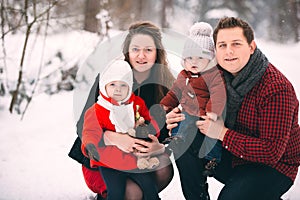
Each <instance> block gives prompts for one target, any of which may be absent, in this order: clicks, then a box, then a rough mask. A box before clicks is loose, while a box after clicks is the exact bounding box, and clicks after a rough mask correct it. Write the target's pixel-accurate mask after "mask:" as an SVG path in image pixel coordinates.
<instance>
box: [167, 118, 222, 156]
mask: <svg viewBox="0 0 300 200" xmlns="http://www.w3.org/2000/svg"><path fill="white" fill-rule="evenodd" d="M182 113H183V114H184V115H185V120H184V121H181V122H179V123H178V126H177V127H175V128H173V129H172V130H171V136H179V137H180V138H181V139H182V140H183V141H185V140H186V138H187V134H189V133H190V132H191V131H194V129H192V128H191V126H196V125H195V123H196V121H198V120H201V119H200V118H199V117H197V116H193V115H189V114H188V113H187V112H182ZM199 156H200V157H201V158H202V157H205V159H207V160H212V159H216V162H220V161H221V156H222V142H221V141H219V140H217V139H212V138H209V137H205V138H204V141H203V145H202V147H201V150H200V152H199Z"/></svg>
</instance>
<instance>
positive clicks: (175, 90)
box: [160, 67, 226, 116]
mask: <svg viewBox="0 0 300 200" xmlns="http://www.w3.org/2000/svg"><path fill="white" fill-rule="evenodd" d="M187 80H188V82H186V81H187ZM160 103H161V104H163V105H164V106H167V107H168V108H169V109H170V110H171V109H173V108H175V107H177V106H178V104H179V103H180V104H181V106H182V108H183V111H186V112H187V113H188V114H190V115H194V116H201V115H206V113H207V112H213V113H215V114H217V115H218V116H221V115H222V112H223V110H224V108H225V104H226V90H225V85H224V81H223V78H222V76H221V72H220V71H219V69H218V68H217V67H213V68H211V69H209V70H207V71H205V72H201V73H198V74H193V73H191V72H189V71H186V70H182V71H181V72H180V73H179V74H178V77H177V79H176V81H175V82H174V84H173V86H172V88H171V90H170V91H169V92H168V93H167V95H166V96H165V97H164V98H163V99H162V100H161V101H160Z"/></svg>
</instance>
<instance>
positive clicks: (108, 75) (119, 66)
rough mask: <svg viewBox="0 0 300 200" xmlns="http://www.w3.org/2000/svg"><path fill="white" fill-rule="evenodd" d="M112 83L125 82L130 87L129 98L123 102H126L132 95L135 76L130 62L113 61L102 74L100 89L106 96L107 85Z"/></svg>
mask: <svg viewBox="0 0 300 200" xmlns="http://www.w3.org/2000/svg"><path fill="white" fill-rule="evenodd" d="M112 81H124V82H125V83H127V84H128V86H129V91H128V96H127V97H126V98H125V99H124V100H123V101H122V102H126V101H127V100H128V99H129V98H130V96H131V94H132V85H133V74H132V69H131V67H130V65H129V64H128V62H126V61H124V60H116V61H113V62H112V63H111V64H110V65H108V66H107V67H106V68H105V69H104V70H103V72H102V73H100V80H99V88H100V92H101V93H102V94H103V95H104V96H106V97H108V96H107V93H106V90H105V85H106V84H108V83H109V82H112Z"/></svg>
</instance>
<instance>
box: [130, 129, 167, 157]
mask: <svg viewBox="0 0 300 200" xmlns="http://www.w3.org/2000/svg"><path fill="white" fill-rule="evenodd" d="M148 137H149V138H150V139H151V140H152V141H151V142H148V141H145V140H140V139H135V145H134V148H135V149H136V150H137V152H135V153H134V154H135V155H136V156H154V155H158V154H162V153H163V152H164V151H165V145H163V144H161V143H159V141H158V139H157V137H156V136H154V135H151V134H149V135H148Z"/></svg>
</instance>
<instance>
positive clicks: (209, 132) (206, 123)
mask: <svg viewBox="0 0 300 200" xmlns="http://www.w3.org/2000/svg"><path fill="white" fill-rule="evenodd" d="M201 118H203V119H204V120H203V121H201V120H199V121H197V122H196V126H197V127H198V128H199V130H200V132H201V133H203V134H204V135H206V136H208V137H210V138H213V139H218V140H221V141H223V138H224V136H225V134H226V131H227V130H228V129H227V128H226V127H225V126H224V121H223V119H217V120H216V121H213V120H211V119H210V118H209V117H208V116H201Z"/></svg>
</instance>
